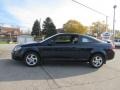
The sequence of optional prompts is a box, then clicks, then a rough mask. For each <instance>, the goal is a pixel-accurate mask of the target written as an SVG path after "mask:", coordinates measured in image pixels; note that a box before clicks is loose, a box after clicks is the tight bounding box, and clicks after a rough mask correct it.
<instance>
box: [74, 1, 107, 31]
mask: <svg viewBox="0 0 120 90" xmlns="http://www.w3.org/2000/svg"><path fill="white" fill-rule="evenodd" d="M72 1H73V2H75V3H77V4H80V5H81V6H84V7H86V8H88V9H90V10H92V11H94V12H96V13H98V14H101V15H103V16H105V17H106V25H107V24H108V16H107V15H105V14H104V13H102V12H100V11H97V10H95V9H93V8H91V7H89V6H87V5H85V4H82V3H80V2H78V1H76V0H72ZM106 31H107V27H106Z"/></svg>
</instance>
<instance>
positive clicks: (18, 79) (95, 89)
mask: <svg viewBox="0 0 120 90" xmlns="http://www.w3.org/2000/svg"><path fill="white" fill-rule="evenodd" d="M14 46H15V45H13V44H12V45H2V46H1V45H0V58H1V59H0V90H119V88H120V85H119V83H120V61H119V58H120V50H119V49H117V50H115V52H116V56H115V58H114V60H111V61H108V62H107V64H105V65H104V66H103V67H101V68H100V69H93V68H91V67H90V66H89V65H88V64H87V63H78V62H76V63H72V62H65V63H62V62H61V63H56V62H52V63H46V64H44V65H41V66H37V67H27V66H25V65H24V64H23V63H22V62H18V61H14V60H11V58H10V52H11V50H12V48H13V47H14ZM1 51H2V52H1ZM3 51H4V53H3Z"/></svg>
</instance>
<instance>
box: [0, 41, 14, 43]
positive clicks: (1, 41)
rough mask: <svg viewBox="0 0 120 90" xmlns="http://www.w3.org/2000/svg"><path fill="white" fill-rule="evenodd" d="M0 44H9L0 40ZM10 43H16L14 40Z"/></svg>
mask: <svg viewBox="0 0 120 90" xmlns="http://www.w3.org/2000/svg"><path fill="white" fill-rule="evenodd" d="M0 44H10V43H8V42H4V41H0ZM12 44H16V42H13V43H12Z"/></svg>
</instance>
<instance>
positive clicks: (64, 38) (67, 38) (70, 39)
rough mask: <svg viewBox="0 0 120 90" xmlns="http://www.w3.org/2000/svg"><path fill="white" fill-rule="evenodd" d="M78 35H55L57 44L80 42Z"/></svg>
mask: <svg viewBox="0 0 120 90" xmlns="http://www.w3.org/2000/svg"><path fill="white" fill-rule="evenodd" d="M78 40H79V39H78V36H74V35H60V36H57V37H55V39H54V42H55V43H56V44H70V43H71V44H75V43H78Z"/></svg>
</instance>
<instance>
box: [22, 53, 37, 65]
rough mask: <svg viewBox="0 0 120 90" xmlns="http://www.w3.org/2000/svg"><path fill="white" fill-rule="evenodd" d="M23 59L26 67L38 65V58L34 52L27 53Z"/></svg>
mask: <svg viewBox="0 0 120 90" xmlns="http://www.w3.org/2000/svg"><path fill="white" fill-rule="evenodd" d="M24 59H25V60H24V61H25V63H26V65H27V66H30V67H33V66H36V65H38V63H39V57H38V55H37V54H36V53H34V52H30V53H27V54H26V55H25V57H24Z"/></svg>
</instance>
